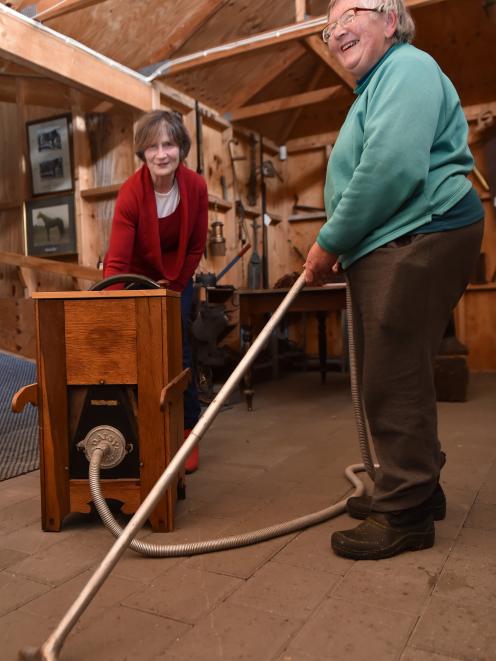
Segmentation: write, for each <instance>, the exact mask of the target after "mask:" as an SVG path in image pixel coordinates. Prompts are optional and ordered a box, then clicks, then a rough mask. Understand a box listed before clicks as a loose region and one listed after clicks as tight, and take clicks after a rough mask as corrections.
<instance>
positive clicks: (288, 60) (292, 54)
mask: <svg viewBox="0 0 496 661" xmlns="http://www.w3.org/2000/svg"><path fill="white" fill-rule="evenodd" d="M304 54H305V49H304V48H303V46H300V44H299V43H297V42H296V43H294V44H293V45H292V46H291V49H289V50H287V51H286V52H285V53H284V54H283V55H280V56H279V57H278V58H274V60H273V61H272V62H270V63H267V65H266V66H265V67H264V70H263V71H262V72H261V73H260V75H258V76H257V77H256V78H255V80H254V81H252V82H251V83H250V84H246V83H243V85H240V87H239V89H238V91H237V92H235V94H234V96H232V97H231V99H230V100H229V103H228V104H227V105H226V106H225V107H224V108H223V109H222V110H223V112H228V111H233V110H235V109H237V108H240V107H241V106H243V105H244V104H245V103H246V102H247V101H249V100H250V99H251V98H252V97H254V96H255V94H258V92H260V91H261V90H262V89H263V88H264V87H266V86H267V85H269V83H271V82H272V81H273V80H274V79H275V78H277V77H278V76H280V75H281V74H282V73H283V72H284V71H285V70H286V69H288V68H289V67H290V66H291V65H292V64H294V62H296V60H299V59H300V57H302V56H303V55H304Z"/></svg>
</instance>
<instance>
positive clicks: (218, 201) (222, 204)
mask: <svg viewBox="0 0 496 661" xmlns="http://www.w3.org/2000/svg"><path fill="white" fill-rule="evenodd" d="M216 206H217V210H218V211H229V209H232V207H233V203H232V202H229V200H224V199H223V198H222V197H219V196H218V195H212V194H210V193H209V195H208V207H209V209H215V207H216Z"/></svg>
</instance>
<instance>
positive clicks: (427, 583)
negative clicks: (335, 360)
mask: <svg viewBox="0 0 496 661" xmlns="http://www.w3.org/2000/svg"><path fill="white" fill-rule="evenodd" d="M328 377H329V378H328V383H327V384H326V385H325V386H321V385H320V383H319V375H318V374H317V373H315V372H309V373H306V374H293V375H290V376H287V377H284V379H281V380H279V381H277V382H272V383H268V384H263V385H260V386H258V387H257V392H256V396H255V411H254V412H253V413H248V412H246V411H245V408H244V405H243V404H236V405H235V406H233V407H232V408H230V409H228V410H226V411H224V412H222V413H221V415H220V416H219V417H218V418H217V420H216V422H215V423H214V425H213V426H212V428H211V429H210V430H209V432H208V434H207V436H206V438H205V439H204V440H203V441H202V444H201V468H200V470H199V471H198V472H197V473H196V474H194V475H191V476H189V479H188V497H187V499H186V501H183V502H181V503H179V506H178V509H177V530H176V531H175V532H174V533H171V534H169V535H166V534H154V533H152V532H151V531H150V530H149V529H145V530H143V531H142V532H141V533H140V535H141V536H142V537H145V538H147V539H150V540H152V541H155V542H164V543H168V542H172V541H194V540H200V539H205V538H214V537H218V536H224V535H227V534H233V533H237V532H240V531H246V530H254V529H256V528H260V527H264V526H267V525H270V524H273V523H277V522H279V521H282V520H287V519H289V518H293V517H295V516H299V515H302V514H305V513H308V512H310V511H314V510H317V509H321V508H323V507H326V506H328V505H329V504H331V503H333V502H336V501H337V500H339V499H340V498H341V497H342V496H343V495H344V494H345V493H347V492H348V491H349V487H348V484H347V482H346V480H345V478H344V475H343V468H344V467H345V466H346V465H348V464H350V463H356V462H358V461H359V460H360V459H359V453H358V446H357V442H356V437H355V427H354V422H353V419H352V413H351V404H350V400H349V394H348V385H347V382H346V379H345V378H344V377H342V376H341V375H338V374H334V375H328ZM469 395H470V400H469V401H468V402H466V403H463V404H440V407H439V408H440V437H441V439H442V440H443V444H444V447H445V449H446V451H447V454H448V463H447V465H446V467H445V470H444V472H443V479H442V483H443V487H444V489H445V491H446V495H447V498H448V514H447V518H446V520H445V521H443V522H439V523H437V524H436V536H437V538H436V544H435V546H434V547H433V548H432V549H429V550H426V551H421V552H416V553H406V554H403V555H400V556H397V557H395V558H392V559H390V560H382V561H378V562H353V561H351V560H346V559H343V558H338V557H336V556H335V555H334V554H333V553H332V552H331V551H330V549H329V533H330V532H331V531H332V530H336V529H340V528H343V527H348V526H349V525H350V524H352V521H351V520H350V519H349V518H348V517H347V516H345V515H342V516H340V517H339V518H337V519H333V520H332V521H330V522H328V523H325V524H322V525H320V526H317V527H314V528H311V529H309V530H306V531H304V532H300V533H295V534H292V535H289V536H286V537H283V538H279V539H276V540H272V541H268V542H265V543H263V544H259V545H256V546H251V547H248V548H244V549H238V550H232V551H227V552H223V553H214V554H210V555H205V556H196V557H192V558H174V559H158V560H157V559H147V558H142V557H140V556H137V555H136V554H134V553H132V552H130V551H128V552H126V554H125V556H124V557H123V558H122V559H121V561H120V562H119V564H118V565H117V567H116V568H115V570H114V571H113V573H112V575H111V577H110V578H109V579H108V581H107V582H106V583H105V585H104V586H103V587H102V589H101V590H100V592H99V594H98V595H97V597H96V598H95V600H94V601H93V603H92V604H91V605H90V607H89V608H88V610H87V612H86V613H85V614H84V615H83V617H82V618H81V620H80V621H79V623H78V624H77V626H76V628H75V629H74V631H73V632H72V633H71V635H70V636H69V638H68V639H67V641H66V644H65V646H64V649H63V652H62V656H61V658H62V659H64V660H67V661H69V660H73V661H76V660H82V659H85V660H86V659H91V660H92V661H98V660H101V661H113V660H116V661H124V660H127V659H129V660H131V659H133V660H139V661H141V660H143V661H148V660H150V661H151V660H158V659H163V660H165V661H169V660H170V661H186V659H187V660H188V661H217V660H219V661H221V660H222V661H237V660H238V659H239V660H241V659H242V660H243V661H328V660H333V661H344V660H346V661H362V660H363V661H462V660H463V661H491V660H493V659H496V626H495V623H496V589H495V588H496V443H495V440H496V431H495V429H496V405H495V404H496V375H477V376H473V377H472V379H471V385H470V391H469ZM111 543H112V538H111V537H110V535H109V533H107V532H106V531H105V530H104V529H103V528H102V526H101V524H100V523H99V521H98V520H97V519H96V518H94V517H91V516H89V515H88V516H82V515H71V516H70V517H68V519H67V520H66V522H65V525H64V528H63V530H62V532H60V533H43V532H42V531H41V530H40V502H39V475H38V473H30V474H28V475H24V476H21V477H18V478H15V479H12V480H8V481H5V482H2V483H1V484H0V641H1V652H0V658H1V659H2V661H11V660H13V659H15V658H16V655H17V652H18V650H19V648H21V647H25V646H30V645H34V646H39V645H40V643H41V642H42V641H43V640H44V639H45V638H46V637H47V635H48V634H49V633H50V631H51V630H52V629H53V627H54V626H55V625H56V624H57V622H58V620H59V618H60V617H61V616H62V615H63V614H64V613H65V611H66V610H67V608H68V607H69V605H70V604H71V603H72V601H73V600H74V598H75V597H76V595H77V594H78V593H79V591H80V589H81V588H82V586H83V585H84V584H85V582H86V581H87V580H88V578H89V577H90V576H91V572H92V570H93V569H94V568H95V566H96V564H97V563H98V562H99V560H100V559H101V558H102V557H103V555H104V554H105V552H106V551H107V550H108V548H110V546H111Z"/></svg>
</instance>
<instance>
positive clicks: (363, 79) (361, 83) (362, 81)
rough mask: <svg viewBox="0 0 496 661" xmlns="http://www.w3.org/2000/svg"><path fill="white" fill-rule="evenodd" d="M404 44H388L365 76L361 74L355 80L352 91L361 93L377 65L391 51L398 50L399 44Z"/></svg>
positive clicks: (379, 64) (377, 67)
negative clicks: (358, 78)
mask: <svg viewBox="0 0 496 661" xmlns="http://www.w3.org/2000/svg"><path fill="white" fill-rule="evenodd" d="M404 45H405V44H398V43H396V44H393V45H392V46H390V47H389V48H388V49H387V51H386V52H385V53H384V55H383V56H382V57H381V58H380V60H378V61H377V62H376V63H375V64H374V66H373V67H372V69H370V71H368V72H367V73H366V74H365V76H362V77H361V78H360V80H358V81H357V84H356V87H355V89H354V90H353V93H354V94H356V95H357V96H358V95H360V94H362V93H363V92H364V91H365V89H366V88H367V85H368V84H369V83H370V81H371V79H372V76H373V75H374V74H375V72H376V71H377V69H379V67H380V66H381V65H382V64H383V62H384V61H385V60H387V58H388V57H389V56H390V55H391V53H393V52H394V51H395V50H398V48H401V46H404Z"/></svg>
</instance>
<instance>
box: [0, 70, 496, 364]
mask: <svg viewBox="0 0 496 661" xmlns="http://www.w3.org/2000/svg"><path fill="white" fill-rule="evenodd" d="M46 82H47V81H44V83H46ZM45 87H46V85H45ZM45 87H42V86H41V83H40V89H39V91H38V93H34V92H33V85H32V83H31V84H30V87H29V94H28V93H27V91H26V89H24V87H23V84H22V81H18V84H17V86H16V89H15V95H14V97H13V98H12V102H2V103H0V136H1V137H0V147H1V149H2V154H5V155H6V157H4V158H2V159H1V161H0V250H5V251H10V252H20V253H22V252H24V226H23V202H24V200H26V199H29V198H30V196H31V182H30V177H29V171H28V167H27V160H26V157H27V154H26V151H27V144H26V126H25V124H26V122H27V121H30V120H33V119H41V118H47V117H50V116H54V115H60V114H63V113H70V114H71V115H72V123H73V138H72V139H73V151H74V164H73V165H74V171H73V175H74V182H75V191H74V195H75V207H76V223H77V238H78V255H77V256H74V257H72V258H66V259H69V260H73V261H76V260H77V261H79V263H80V264H83V265H86V266H91V267H96V266H97V263H99V262H100V261H101V259H102V258H103V256H104V254H105V251H106V248H107V244H108V239H109V234H110V228H111V222H112V215H113V210H114V205H115V199H116V190H117V187H116V185H118V184H121V183H122V182H123V181H124V180H125V179H126V178H127V177H128V176H130V175H131V174H132V173H133V171H134V170H135V168H136V167H137V166H138V165H139V163H138V162H137V160H136V158H135V156H134V153H133V126H134V124H135V122H136V120H137V118H138V117H139V115H138V114H136V112H133V111H132V110H131V109H129V108H127V107H124V106H122V107H119V106H117V105H112V104H110V103H106V102H102V101H101V100H98V99H92V98H91V97H89V96H87V95H84V94H82V93H81V92H77V91H75V90H69V89H67V88H64V87H63V86H62V85H59V84H57V83H49V89H48V90H46V89H45ZM164 99H165V97H164V96H163V95H162V94H157V106H158V107H164V108H166V109H170V110H180V111H181V112H182V113H183V117H184V121H185V124H186V125H187V127H188V129H189V131H190V134H191V137H192V149H191V152H190V154H189V156H188V159H187V165H188V166H189V167H190V168H192V169H194V170H196V167H197V154H196V144H195V131H196V127H195V113H194V109H193V105H192V104H191V106H190V107H188V108H185V107H184V106H181V105H177V106H173V105H167V103H168V102H167V101H166V100H164ZM169 103H170V102H169ZM257 137H258V136H257ZM231 140H235V142H232V143H231V148H232V150H233V152H234V154H235V155H236V157H238V158H239V160H236V162H235V169H236V175H237V179H238V182H239V194H240V196H241V199H242V201H243V204H244V205H245V207H248V200H247V197H248V180H249V175H250V141H249V133H248V132H243V131H241V132H238V131H236V132H235V133H233V129H232V127H229V125H228V124H227V123H226V122H222V121H220V120H218V121H214V120H212V121H210V120H209V119H208V118H204V121H203V162H204V176H205V178H206V180H207V184H208V189H209V193H210V194H211V195H212V196H214V198H213V199H212V201H211V203H210V205H209V222H210V225H211V224H212V222H214V220H216V219H217V220H220V221H221V222H222V223H223V224H224V236H225V239H226V255H225V256H213V255H212V253H211V251H210V250H209V249H208V246H207V251H206V252H207V254H206V257H204V258H202V261H201V263H200V267H199V270H201V271H210V272H214V273H215V272H219V271H220V270H221V269H222V268H223V267H224V266H225V265H226V264H227V263H228V261H230V259H232V258H233V257H234V256H235V255H236V253H237V252H238V251H239V250H240V248H241V247H242V244H241V243H240V240H239V232H238V221H237V219H236V215H235V211H234V202H235V191H234V182H233V173H232V167H231V161H230V155H229V143H230V141H231ZM297 142H298V149H293V150H291V149H288V152H289V154H288V158H287V159H286V160H284V161H281V160H280V159H279V154H278V153H277V152H276V151H275V150H274V149H273V146H271V145H270V144H268V145H267V147H266V149H265V152H264V160H271V161H272V163H273V166H274V168H275V169H276V170H277V172H278V173H279V174H280V176H281V177H282V180H283V181H282V182H281V181H280V180H279V179H278V178H277V177H274V178H267V179H266V186H267V209H268V214H269V216H273V219H274V222H272V223H271V224H270V225H269V227H268V229H267V234H268V248H269V250H268V267H269V278H268V280H269V286H273V285H274V283H275V282H276V281H277V280H278V279H279V278H280V277H281V276H283V275H285V274H288V273H291V272H292V271H300V270H301V268H302V265H303V261H304V258H305V255H306V253H307V251H308V248H309V247H310V246H311V244H312V243H313V241H314V239H315V236H316V234H317V232H318V230H319V227H320V225H321V223H322V222H324V221H323V219H314V220H308V219H301V220H299V219H296V220H295V219H294V218H293V219H291V220H288V219H289V218H290V217H291V216H294V211H293V205H294V203H295V199H296V198H297V199H298V204H300V205H306V206H311V207H322V206H323V194H322V191H323V183H324V179H325V169H326V163H327V158H328V152H329V148H328V147H327V149H326V146H325V145H324V144H319V143H318V142H316V141H315V140H309V141H308V145H307V146H305V144H303V146H302V144H301V143H302V141H301V140H298V141H297ZM288 146H289V143H288ZM474 152H475V155H476V159H477V162H478V166H479V169H480V170H481V171H482V172H484V167H485V166H484V162H483V158H482V149H481V148H479V147H477V146H476V147H475V148H474ZM256 157H257V166H258V167H259V166H260V162H259V161H260V155H259V147H258V145H257V148H256ZM221 177H224V179H225V181H226V184H227V198H228V199H227V201H228V202H229V203H230V204H229V205H227V206H228V208H227V209H226V206H225V205H224V206H222V205H220V204H219V205H217V206H216V205H215V202H214V199H215V198H218V199H219V200H222V199H223V195H224V191H223V188H222V185H221ZM475 185H476V187H477V188H478V190H479V192H482V190H481V189H480V186H479V184H478V183H477V182H476V184H475ZM106 187H111V188H110V190H108V188H106ZM257 190H258V199H257V204H256V208H257V209H258V210H260V208H261V197H260V173H259V171H258V185H257ZM484 204H485V208H486V212H487V213H486V232H485V239H484V248H483V249H484V252H485V254H486V267H487V274H486V275H487V278H488V279H490V278H491V277H492V274H493V273H494V272H495V270H496V218H495V213H494V208H493V206H492V203H491V200H490V199H488V200H486V201H485V202H484ZM245 222H246V230H247V238H248V241H249V242H250V243H252V242H253V233H252V217H247V218H246V221H245ZM257 222H258V224H259V225H261V217H260V216H259V217H258V218H257ZM258 250H259V253H260V254H261V253H262V231H261V229H260V230H259V232H258ZM250 253H251V251H249V252H248V253H247V254H246V255H245V256H244V257H243V258H242V260H240V261H239V262H238V264H237V265H236V266H235V267H234V268H232V270H231V271H230V272H229V274H228V275H227V276H226V277H225V278H224V279H223V281H222V284H232V285H235V286H236V287H244V286H246V284H247V271H248V263H249V259H250ZM77 285H78V286H79V287H80V288H86V286H87V283H85V282H79V283H77ZM74 286H75V283H73V281H72V280H71V279H70V278H63V277H60V276H54V275H50V274H34V272H26V270H24V272H23V273H18V271H17V269H15V268H13V267H8V266H2V265H0V299H2V300H4V299H6V298H11V297H14V299H16V301H18V302H19V304H20V305H22V303H21V301H23V299H24V296H28V295H29V294H30V291H31V290H32V289H34V288H38V289H39V290H45V291H50V290H57V289H58V290H71V289H73V288H74ZM489 289H491V288H489ZM491 291H492V290H491ZM495 296H496V294H495V293H494V292H492V293H488V292H487V291H485V293H484V300H486V299H487V300H488V301H489V300H490V301H491V305H492V307H493V308H495V309H496V305H494V297H495ZM468 300H469V299H468V298H467V301H468ZM467 301H465V302H466V303H467ZM470 301H471V303H470V309H469V308H466V309H463V310H462V309H461V308H460V309H459V310H458V312H457V322H458V326H459V332H460V335H461V336H462V339H463V340H464V341H465V342H466V343H467V344H468V345H469V349H470V350H471V352H472V353H473V355H474V356H477V359H474V360H473V361H472V362H471V367H473V368H474V369H482V370H483V369H491V370H495V369H496V357H495V356H496V347H495V346H494V343H495V340H493V341H492V344H491V342H490V343H489V346H487V341H486V339H485V338H486V335H485V334H484V333H482V335H481V329H480V328H479V327H478V324H479V319H480V323H481V324H482V325H487V323H488V321H487V315H486V314H485V312H484V313H483V311H481V312H480V313H479V314H478V313H477V312H476V310H477V309H478V307H479V306H480V305H482V307H483V308H485V305H486V304H485V303H482V301H483V295H482V294H480V295H477V294H475V293H471V294H470ZM472 301H473V302H472ZM475 301H480V302H477V303H475ZM14 313H15V315H14ZM26 314H27V315H28V317H29V313H26ZM13 316H15V317H16V324H17V331H15V332H17V334H18V335H21V334H22V332H24V330H23V329H21V323H22V319H21V317H22V315H19V313H18V312H15V310H13V309H12V305H11V306H10V308H8V309H7V308H6V307H5V306H3V307H2V305H0V317H1V318H2V319H9V320H11V319H12V317H13ZM306 321H307V324H306V331H305V329H304V324H303V320H302V319H298V318H295V320H294V323H293V327H292V335H291V337H292V338H293V339H295V340H296V341H298V342H302V341H303V340H304V341H305V346H306V350H307V351H308V352H310V353H316V352H317V324H316V321H315V320H314V319H312V318H307V320H306ZM15 332H14V331H12V332H11V331H2V334H4V335H5V338H4V340H2V339H1V338H0V341H1V342H2V343H1V345H0V346H3V347H4V348H7V346H6V342H7V344H8V347H9V349H8V350H15V351H18V352H20V353H23V351H24V349H23V346H24V343H23V342H20V341H17V342H15V341H14V338H13V337H11V336H12V333H14V335H15ZM493 335H494V333H493ZM481 337H483V338H484V343H485V348H484V350H482V351H481V350H480V347H479V348H477V346H476V345H478V343H479V342H480V341H481V340H479V339H478V338H481ZM328 339H329V346H328V349H329V353H330V355H333V354H339V353H340V352H341V328H340V319H339V318H338V316H337V315H331V316H330V317H329V319H328Z"/></svg>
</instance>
